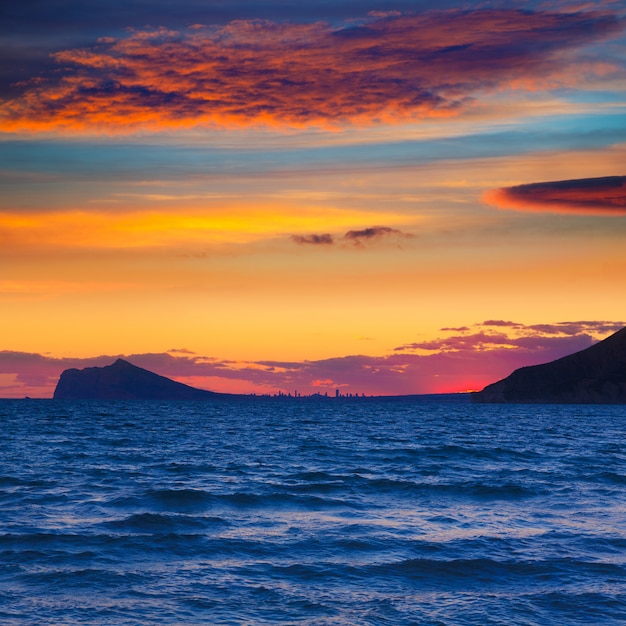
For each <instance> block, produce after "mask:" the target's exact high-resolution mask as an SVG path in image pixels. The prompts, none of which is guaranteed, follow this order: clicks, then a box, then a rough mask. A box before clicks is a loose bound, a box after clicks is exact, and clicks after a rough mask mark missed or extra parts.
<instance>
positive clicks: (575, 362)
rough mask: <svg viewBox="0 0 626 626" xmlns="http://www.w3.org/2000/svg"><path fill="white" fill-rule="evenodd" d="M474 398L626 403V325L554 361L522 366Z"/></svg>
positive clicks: (472, 398)
mask: <svg viewBox="0 0 626 626" xmlns="http://www.w3.org/2000/svg"><path fill="white" fill-rule="evenodd" d="M471 400H472V402H484V403H503V402H507V403H509V402H510V403H539V404H626V328H622V330H620V331H618V332H616V333H615V334H614V335H611V336H610V337H607V338H606V339H604V340H603V341H600V342H599V343H596V344H594V345H593V346H591V347H589V348H586V349H585V350H581V351H580V352H575V353H574V354H570V355H569V356H566V357H563V358H561V359H558V360H556V361H551V362H550V363H544V364H542V365H533V366H530V367H522V368H520V369H518V370H515V371H514V372H513V373H512V374H511V375H510V376H508V377H507V378H504V379H503V380H500V381H498V382H496V383H493V384H491V385H488V386H487V387H485V388H484V389H483V390H482V391H478V392H475V393H473V394H471Z"/></svg>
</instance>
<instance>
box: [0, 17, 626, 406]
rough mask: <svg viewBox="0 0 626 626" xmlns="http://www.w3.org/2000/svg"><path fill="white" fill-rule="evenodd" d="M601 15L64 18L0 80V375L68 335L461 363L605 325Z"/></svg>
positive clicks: (428, 380) (297, 370)
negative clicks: (173, 21)
mask: <svg viewBox="0 0 626 626" xmlns="http://www.w3.org/2000/svg"><path fill="white" fill-rule="evenodd" d="M619 17H620V15H619V13H618V12H613V13H612V12H611V9H610V8H606V9H605V11H603V12H601V11H595V10H594V9H593V8H591V7H589V8H587V9H582V10H580V11H576V12H572V11H568V10H566V8H561V9H559V8H556V9H554V10H552V11H550V10H546V9H545V8H542V7H541V6H536V7H535V8H534V10H528V11H526V12H524V13H520V12H518V11H515V10H512V9H506V8H505V9H496V8H489V7H488V6H484V7H481V8H474V9H472V8H471V7H470V8H468V9H467V11H465V12H453V13H447V12H445V11H444V12H439V11H436V10H433V11H417V12H416V13H415V14H412V15H410V16H409V15H403V14H398V15H396V14H395V13H393V12H392V13H390V14H388V15H386V16H376V15H373V14H372V15H370V16H368V17H365V18H363V20H364V24H365V26H363V30H362V31H359V32H360V37H354V38H350V37H343V36H342V35H340V34H337V33H336V32H335V30H334V29H336V28H338V27H336V26H332V25H330V23H327V22H325V21H324V20H323V19H320V20H319V21H318V22H316V23H314V24H311V23H308V24H305V23H304V22H303V23H302V24H296V23H295V22H291V23H287V22H284V21H281V20H279V19H276V20H268V21H266V22H263V23H256V24H255V23H252V22H249V21H245V20H243V21H239V22H233V23H232V24H220V25H214V26H210V25H209V26H205V27H203V28H199V27H198V28H191V29H178V30H177V29H167V28H165V29H161V30H150V29H144V30H141V29H136V30H129V31H128V32H127V33H126V34H125V35H121V36H120V35H119V33H117V34H115V36H113V34H111V33H108V32H102V33H100V35H99V40H98V41H95V40H94V42H93V45H87V44H85V43H84V42H83V43H82V44H81V46H80V47H78V46H65V47H63V45H62V44H59V46H60V47H59V48H57V49H55V50H54V51H53V53H54V56H53V62H54V63H56V64H57V66H58V68H60V69H59V72H60V73H57V74H55V73H54V72H52V73H51V72H50V70H49V69H46V67H44V66H42V68H41V69H40V71H39V73H36V74H34V75H32V76H29V77H25V79H24V82H23V84H22V86H21V87H20V90H18V91H19V94H18V95H15V94H13V95H10V96H7V97H5V99H4V100H3V101H2V102H0V132H2V133H3V134H2V136H1V137H2V144H1V145H2V155H4V156H2V166H1V169H0V189H1V193H2V195H1V197H0V201H1V206H0V267H1V269H2V273H1V274H0V307H1V310H2V322H3V329H4V337H3V343H2V345H1V346H0V396H3V395H4V396H6V395H13V396H20V395H27V392H28V394H30V395H46V394H48V395H49V393H50V390H51V388H52V387H53V384H54V377H55V372H57V370H60V369H62V368H63V366H64V365H65V364H67V363H68V361H66V360H64V359H70V360H71V359H74V360H75V361H72V363H75V365H77V366H80V364H81V362H82V361H81V359H83V360H85V363H87V362H91V361H89V359H91V358H92V357H98V356H100V355H103V356H107V355H109V356H110V355H120V354H122V355H131V354H132V355H156V354H166V353H168V354H170V353H169V352H168V351H171V350H173V349H180V350H182V352H180V353H177V352H176V353H171V354H170V357H171V359H170V360H171V361H172V363H174V362H175V363H176V364H177V365H176V367H175V366H174V365H171V370H168V371H167V372H164V373H166V374H168V375H171V376H175V377H176V376H178V378H179V379H181V380H184V381H186V382H189V383H190V384H194V383H195V384H198V385H200V386H205V387H210V388H214V389H217V390H220V389H222V390H225V391H234V390H236V391H246V390H248V391H251V390H253V391H256V392H260V391H263V390H272V389H280V388H286V387H287V386H288V385H295V384H298V385H299V389H300V390H301V391H304V392H307V390H308V392H313V391H315V390H320V391H324V390H327V389H334V388H342V389H348V388H350V389H353V390H354V391H360V392H362V391H366V392H367V391H371V392H374V393H385V392H389V393H396V392H403V393H412V392H427V391H464V390H467V389H468V388H469V386H472V385H474V386H476V385H480V384H483V383H485V382H489V377H492V376H498V375H499V374H500V373H502V374H506V373H508V371H506V370H507V368H508V367H509V366H510V365H515V364H523V363H527V362H532V361H533V360H534V359H541V358H543V357H545V356H546V355H547V356H550V355H552V356H553V355H558V354H565V353H567V352H568V351H569V350H571V349H572V347H577V346H579V345H584V343H585V341H590V340H591V339H598V338H600V337H602V336H606V334H608V333H609V332H610V331H611V330H612V328H613V326H611V324H610V323H609V322H614V323H615V324H619V323H620V320H622V319H623V318H624V317H625V316H624V310H625V309H626V295H624V293H623V290H621V289H619V288H618V286H619V285H621V283H622V282H623V276H624V274H625V271H626V253H625V252H624V244H623V242H624V238H625V236H626V216H625V215H624V212H625V209H624V206H626V204H625V202H626V200H625V198H626V191H625V188H626V182H625V181H626V178H625V175H626V172H625V171H624V168H623V163H625V162H626V124H625V123H624V119H626V116H624V112H625V107H626V101H625V100H624V97H623V96H624V87H625V84H624V76H625V71H626V70H625V68H626V62H625V61H624V55H623V52H624V48H623V43H624V39H623V37H624V35H623V26H622V23H621V22H620V21H619ZM346 23H347V24H352V26H351V27H352V28H361V26H360V24H361V22H354V21H352V22H346ZM381 41H383V42H385V44H386V46H383V47H380V46H379V45H378V44H379V43H380V42H381ZM536 41H542V52H541V54H539V53H537V54H534V53H533V54H529V53H528V52H527V51H528V50H531V49H533V42H536ZM252 45H254V46H256V47H257V53H256V55H251V54H249V49H251V48H249V46H252ZM409 45H410V47H411V54H412V55H413V57H414V58H416V59H420V58H422V57H424V56H426V57H428V58H430V59H432V64H431V66H428V65H427V64H426V65H425V64H424V63H418V62H415V63H412V62H409V61H407V55H406V46H409ZM455 45H457V46H461V47H463V46H466V48H465V49H466V50H467V51H468V52H466V53H465V54H464V55H463V54H458V53H457V52H456V51H455V50H456V48H453V47H452V48H451V46H455ZM247 46H248V47H247ZM468 46H469V47H468ZM459 49H461V48H459ZM246 50H248V52H246ZM372 50H377V51H378V52H376V54H374V53H373V52H372ZM498 50H499V51H500V52H501V54H500V56H498V55H497V54H495V53H496V52H497V51H498ZM494 51H495V52H494ZM509 52H510V54H511V55H513V57H514V58H510V57H507V54H508V53H509ZM290 55H291V56H290ZM341 55H343V57H342V56H341ZM376 55H378V56H376ZM413 57H412V58H413ZM338 58H343V59H344V60H345V63H344V65H342V66H340V65H339V64H338V63H337V59H338ZM209 59H214V61H213V62H211V63H209ZM215 59H219V61H217V60H215ZM220 64H221V65H220ZM468 64H469V65H468ZM172 67H173V68H174V69H171V68H172ZM240 67H245V68H247V70H246V72H244V73H237V72H236V71H235V69H236V68H240ZM470 69H471V71H470ZM268 73H269V74H271V76H272V78H271V79H270V78H268V77H267V76H268ZM229 75H230V76H233V79H232V80H231V81H227V80H226V79H225V78H224V76H229ZM235 77H236V78H235ZM26 78H28V79H29V80H26ZM124 81H126V82H124ZM355 94H360V96H359V97H357V96H356V95H355ZM572 320H573V321H574V322H575V321H576V320H582V321H580V322H579V325H578V326H576V327H575V328H574V327H569V326H568V327H567V329H566V330H562V328H564V327H556V330H555V329H554V328H552V327H551V328H550V329H549V330H545V328H544V325H545V324H555V323H557V322H564V321H572ZM594 320H595V322H594V323H595V325H591V326H589V323H591V322H590V321H594ZM485 321H493V322H494V323H493V324H487V325H486V326H485V327H484V329H483V330H479V329H482V328H483V327H482V326H480V324H482V322H485ZM596 322H597V323H596ZM507 324H508V325H507ZM511 324H513V325H511ZM515 324H517V326H515ZM455 329H460V330H455ZM515 329H517V330H515ZM519 329H523V333H522V330H519ZM514 331H515V332H518V333H522V334H524V340H523V341H522V340H521V339H519V338H518V339H519V341H518V342H517V343H514V344H512V345H508V344H506V343H505V336H508V335H510V334H511V333H512V332H514ZM485 333H486V335H485ZM507 333H508V335H507ZM455 335H459V337H461V338H464V339H463V341H461V340H459V341H458V342H457V343H456V344H455V345H454V348H445V349H444V348H442V352H441V355H440V353H439V352H438V351H436V350H434V351H433V350H427V351H426V352H424V351H423V350H422V349H421V348H418V347H416V348H411V349H410V350H408V351H407V350H406V349H405V348H403V346H407V345H416V344H417V343H424V342H428V341H441V342H443V340H444V339H445V338H446V337H448V336H455ZM485 337H487V339H489V338H490V337H491V339H493V341H492V342H491V343H490V341H491V340H490V341H485ZM572 338H574V339H576V341H578V343H575V342H574V343H572V341H573V339H572ZM531 339H532V340H531ZM472 342H473V343H472ZM470 344H471V345H470ZM557 344H558V345H559V346H561V347H559V348H557ZM433 345H434V344H433ZM438 345H439V344H438ZM441 345H442V346H443V345H445V342H444V343H442V344H441ZM459 346H460V347H459ZM446 350H448V351H449V352H446ZM552 350H554V351H553V352H552ZM559 350H560V352H559ZM3 351H4V352H3ZM187 354H193V355H195V356H193V359H196V360H198V362H197V363H196V361H194V362H193V364H191V365H190V364H189V363H187V361H185V359H186V358H187V359H188V360H189V359H191V360H193V359H192V357H185V356H184V355H187ZM490 354H492V355H493V359H492V360H491V362H490V364H489V366H487V365H484V367H483V365H481V364H485V363H487V361H486V359H488V358H489V355H490ZM20 355H21V356H20ZM33 355H43V356H42V357H41V358H42V359H43V361H45V362H46V363H49V367H50V368H51V369H46V370H45V372H46V373H45V375H44V374H43V373H42V372H43V371H44V370H41V371H39V370H37V371H38V372H39V373H38V374H37V375H35V374H32V376H30V375H28V372H27V371H26V370H24V369H20V368H26V369H28V368H27V366H26V365H20V364H19V363H22V364H23V363H26V361H28V359H31V361H32V362H34V361H33V360H32V359H34V358H35V357H34V356H33ZM172 355H173V356H172ZM446 355H447V356H446ZM353 357H354V358H356V357H358V359H361V360H358V359H357V360H353V361H351V360H350V359H351V358H353ZM444 357H445V358H444ZM479 357H480V358H482V359H483V360H482V361H481V360H480V359H479ZM145 358H146V359H147V357H145ZM155 358H156V357H155ZM204 358H207V359H217V360H218V361H219V363H220V364H219V366H218V365H216V366H215V367H214V369H210V371H209V370H208V369H207V367H208V366H207V365H206V363H205V362H204V361H202V359H204ZM3 359H4V360H3ZM20 359H22V360H21V361H20ZM25 359H26V360H25ZM420 359H421V360H420ZM446 359H447V360H446ZM464 359H465V360H464ZM31 361H28V362H29V363H30V362H31ZM201 361H202V362H201ZM146 363H148V362H147V361H146ZM159 363H160V362H159ZM167 363H170V361H167ZM462 363H465V365H464V366H463V365H462ZM270 364H271V365H270ZM192 365H193V367H192ZM161 366H162V367H165V365H163V363H161ZM28 367H31V366H30V365H29V366H28ZM32 367H34V366H32ZM46 367H48V366H46ZM155 367H158V363H157V362H156V361H155ZM167 367H170V365H167ZM177 367H178V368H179V369H176V368H177ZM55 368H56V369H55ZM185 368H187V369H185ZM203 368H204V369H203ZM28 371H30V370H28ZM33 371H34V370H33ZM29 376H30V377H29ZM359 385H360V388H358V389H356V387H357V386H359Z"/></svg>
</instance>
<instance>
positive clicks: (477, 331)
mask: <svg viewBox="0 0 626 626" xmlns="http://www.w3.org/2000/svg"><path fill="white" fill-rule="evenodd" d="M624 326H626V322H609V321H579V322H557V323H554V324H530V325H525V324H520V323H518V322H509V321H504V320H485V321H484V322H482V323H480V324H474V325H473V326H472V327H469V326H464V327H460V328H442V329H441V330H442V332H443V331H448V332H457V333H462V334H457V335H452V336H450V337H439V338H437V339H433V340H429V341H419V342H414V343H409V344H405V345H402V346H398V347H397V348H394V351H395V352H405V351H432V352H459V353H460V352H463V353H465V352H468V351H470V352H488V351H492V350H493V349H494V348H505V349H523V350H524V351H526V350H532V351H533V352H535V353H536V354H544V355H545V357H543V358H544V360H545V361H548V360H552V358H557V357H554V355H553V354H552V353H553V352H554V350H555V349H556V351H557V352H560V351H561V350H565V351H566V352H565V353H564V354H568V353H571V352H576V351H578V350H583V349H584V348H587V347H588V346H590V345H591V343H593V341H594V340H596V339H597V338H599V337H602V336H605V335H607V334H608V333H614V332H617V331H618V330H620V329H621V328H623V327H624ZM494 327H495V328H498V329H499V330H498V331H494V330H493V328H494ZM561 356H562V355H561Z"/></svg>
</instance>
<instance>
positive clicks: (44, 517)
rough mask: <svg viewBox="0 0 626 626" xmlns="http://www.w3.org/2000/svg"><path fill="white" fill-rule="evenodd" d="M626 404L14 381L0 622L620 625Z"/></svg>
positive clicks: (1, 498) (1, 484) (2, 413)
mask: <svg viewBox="0 0 626 626" xmlns="http://www.w3.org/2000/svg"><path fill="white" fill-rule="evenodd" d="M625 435H626V407H618V406H548V405H532V406H531V405H510V406H497V405H484V406H481V405H471V404H463V403H458V404H449V403H437V402H432V403H429V402H424V401H417V400H396V401H391V400H386V401H384V400H374V399H365V400H358V401H357V400H353V401H341V400H334V399H332V400H326V401H323V400H309V399H300V400H288V399H284V400H280V399H258V400H256V401H254V400H249V399H233V400H227V401H221V402H216V403H215V404H212V403H151V402H127V403H126V402H108V403H107V402H102V403H98V402H84V403H81V402H74V403H71V402H65V403H64V402H58V401H52V400H50V401H45V400H44V401H26V400H23V401H8V400H5V401H0V441H1V446H0V624H3V625H5V626H13V625H20V626H23V625H29V626H31V625H33V626H35V625H45V626H51V625H73V624H90V625H95V624H98V625H100V624H103V625H104V624H106V625H113V624H114V625H133V626H135V625H145V624H158V625H185V626H187V625H193V624H272V625H278V624H298V625H330V624H332V625H361V624H373V625H378V624H427V625H433V626H434V625H454V626H458V625H463V624H481V625H488V624H515V625H531V624H532V625H541V626H545V625H549V624H556V625H559V626H567V625H572V624H584V625H603V624H626V436H625Z"/></svg>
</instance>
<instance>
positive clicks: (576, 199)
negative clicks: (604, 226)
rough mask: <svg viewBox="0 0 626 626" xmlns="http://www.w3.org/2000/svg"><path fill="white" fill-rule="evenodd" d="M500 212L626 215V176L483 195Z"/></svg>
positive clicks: (534, 186)
mask: <svg viewBox="0 0 626 626" xmlns="http://www.w3.org/2000/svg"><path fill="white" fill-rule="evenodd" d="M483 199H484V200H485V202H487V203H488V204H490V205H492V206H495V207H498V208H500V209H518V210H521V211H545V212H561V213H582V214H598V213H599V214H605V215H626V176H605V177H602V178H582V179H578V180H560V181H553V182H544V183H531V184H528V185H517V186H515V187H503V188H500V189H492V190H490V191H487V192H486V193H485V194H484V195H483Z"/></svg>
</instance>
